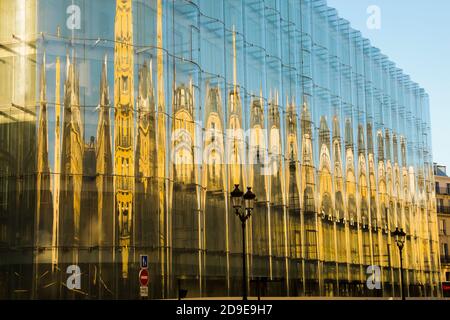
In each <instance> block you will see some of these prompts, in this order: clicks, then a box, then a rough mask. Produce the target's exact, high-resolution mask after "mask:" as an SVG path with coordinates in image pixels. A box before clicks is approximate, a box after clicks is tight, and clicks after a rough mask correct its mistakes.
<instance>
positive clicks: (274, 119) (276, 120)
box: [269, 93, 280, 128]
mask: <svg viewBox="0 0 450 320" xmlns="http://www.w3.org/2000/svg"><path fill="white" fill-rule="evenodd" d="M269 126H270V128H274V127H275V128H279V126H280V111H279V110H278V93H276V94H275V98H274V99H273V100H272V101H270V102H269Z"/></svg>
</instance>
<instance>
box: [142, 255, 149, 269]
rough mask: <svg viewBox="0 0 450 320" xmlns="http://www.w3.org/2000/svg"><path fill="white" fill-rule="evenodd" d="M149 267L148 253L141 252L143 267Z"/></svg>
mask: <svg viewBox="0 0 450 320" xmlns="http://www.w3.org/2000/svg"><path fill="white" fill-rule="evenodd" d="M147 268H148V255H146V254H141V269H147Z"/></svg>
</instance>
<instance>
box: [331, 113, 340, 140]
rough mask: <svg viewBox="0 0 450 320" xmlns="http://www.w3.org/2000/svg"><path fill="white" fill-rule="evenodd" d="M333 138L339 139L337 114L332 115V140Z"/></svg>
mask: <svg viewBox="0 0 450 320" xmlns="http://www.w3.org/2000/svg"><path fill="white" fill-rule="evenodd" d="M334 139H341V127H340V123H339V118H338V117H337V116H334V117H333V140H334Z"/></svg>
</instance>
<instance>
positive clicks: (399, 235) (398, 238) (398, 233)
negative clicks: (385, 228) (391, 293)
mask: <svg viewBox="0 0 450 320" xmlns="http://www.w3.org/2000/svg"><path fill="white" fill-rule="evenodd" d="M392 236H393V237H394V239H395V242H396V243H397V247H398V250H399V251H400V281H401V282H402V283H401V287H400V289H401V294H402V300H405V291H404V281H403V255H402V251H403V247H404V245H405V240H406V233H405V231H403V229H400V230H399V229H398V227H397V228H396V229H395V231H394V232H392Z"/></svg>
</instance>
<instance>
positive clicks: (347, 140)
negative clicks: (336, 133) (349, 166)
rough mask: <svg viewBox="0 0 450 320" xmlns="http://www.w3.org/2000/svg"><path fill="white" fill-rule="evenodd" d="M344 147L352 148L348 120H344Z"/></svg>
mask: <svg viewBox="0 0 450 320" xmlns="http://www.w3.org/2000/svg"><path fill="white" fill-rule="evenodd" d="M345 147H346V148H353V127H352V121H351V120H350V119H346V120H345Z"/></svg>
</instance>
